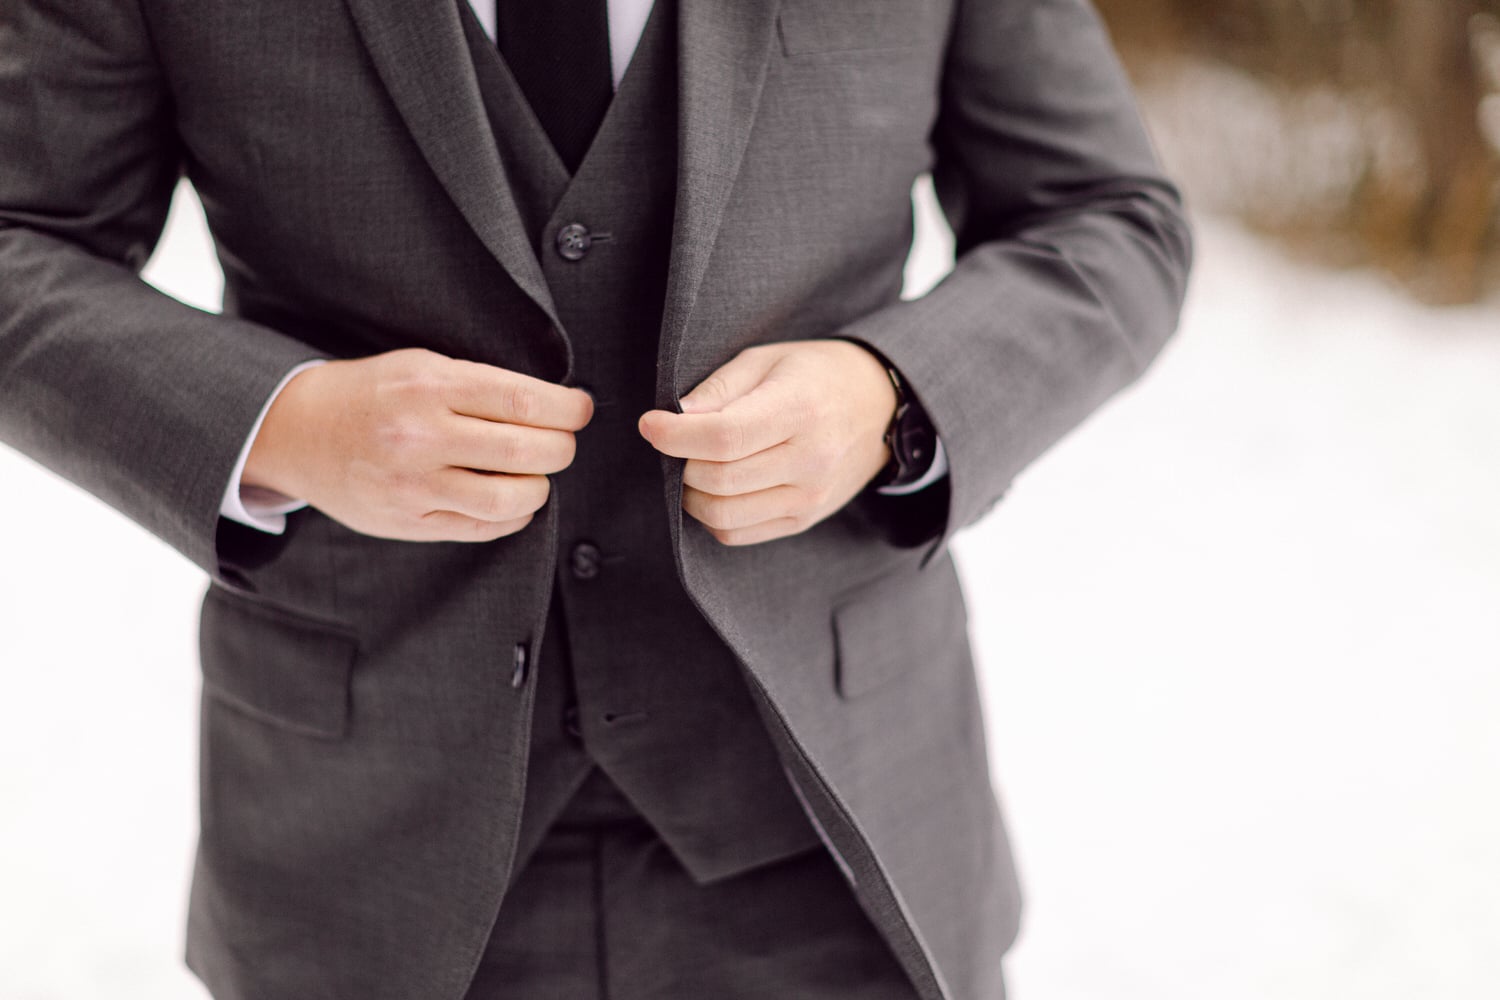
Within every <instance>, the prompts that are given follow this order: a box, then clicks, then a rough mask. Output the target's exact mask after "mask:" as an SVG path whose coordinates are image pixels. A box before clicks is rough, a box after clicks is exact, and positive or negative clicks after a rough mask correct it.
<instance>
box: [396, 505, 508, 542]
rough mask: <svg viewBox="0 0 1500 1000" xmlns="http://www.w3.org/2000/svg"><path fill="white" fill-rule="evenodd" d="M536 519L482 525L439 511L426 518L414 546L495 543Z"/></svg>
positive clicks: (476, 520)
mask: <svg viewBox="0 0 1500 1000" xmlns="http://www.w3.org/2000/svg"><path fill="white" fill-rule="evenodd" d="M535 516H536V515H534V514H527V515H526V516H525V517H518V518H515V519H513V520H509V521H481V520H478V519H476V518H472V517H469V516H468V515H467V514H460V513H457V512H456V511H451V510H435V511H432V512H431V513H429V514H426V515H424V516H423V517H422V519H421V521H420V526H419V527H418V529H417V532H416V537H412V538H407V539H406V540H407V541H413V542H493V541H494V540H495V539H497V538H504V537H505V536H506V535H513V534H515V533H516V532H518V531H520V530H521V529H522V528H524V527H526V525H528V524H530V523H531V520H532V518H533V517H535Z"/></svg>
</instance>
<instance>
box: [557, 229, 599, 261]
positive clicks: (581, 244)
mask: <svg viewBox="0 0 1500 1000" xmlns="http://www.w3.org/2000/svg"><path fill="white" fill-rule="evenodd" d="M593 245H594V239H593V235H592V234H591V233H590V232H589V227H588V226H580V225H579V224H578V223H576V222H574V223H572V224H570V225H566V226H563V227H562V228H561V229H559V230H558V231H557V252H558V254H560V255H561V256H562V259H563V260H583V256H584V254H586V253H588V252H589V247H591V246H593Z"/></svg>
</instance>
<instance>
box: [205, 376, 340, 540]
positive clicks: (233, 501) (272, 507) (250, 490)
mask: <svg viewBox="0 0 1500 1000" xmlns="http://www.w3.org/2000/svg"><path fill="white" fill-rule="evenodd" d="M323 363H324V362H322V361H306V362H303V363H302V364H300V365H298V366H297V367H296V368H293V369H292V370H291V371H289V372H287V373H286V377H285V378H283V379H282V380H281V381H280V382H279V383H278V384H277V386H276V388H275V389H273V390H271V396H270V398H269V399H267V400H266V405H265V406H263V407H261V410H260V416H258V417H256V418H255V424H254V425H253V426H252V427H251V428H250V436H249V437H247V438H246V439H245V446H244V447H243V448H241V449H240V457H239V459H238V460H237V461H236V462H235V463H234V471H233V472H232V473H230V476H229V485H228V487H226V488H225V490H224V500H223V502H222V503H221V504H220V505H219V514H220V516H221V517H227V518H229V520H231V521H234V522H236V523H238V524H243V525H245V526H246V527H247V528H256V529H258V530H260V531H264V532H266V533H267V534H271V535H279V534H281V533H282V532H284V531H286V516H287V515H288V514H290V513H291V512H292V511H294V510H301V509H302V508H303V507H306V506H307V501H306V500H294V499H292V498H291V497H289V496H284V495H283V494H281V493H277V492H276V491H275V490H268V489H266V488H264V487H261V486H241V485H240V480H241V479H242V478H243V477H244V475H245V462H246V461H247V460H249V458H250V449H251V448H253V447H255V438H256V436H257V435H258V434H260V425H261V424H263V423H265V420H266V414H267V413H270V412H271V404H272V403H274V402H276V397H277V396H279V395H281V390H283V389H285V388H286V385H287V383H288V382H290V381H291V380H292V379H294V378H296V377H297V376H298V375H301V374H302V373H303V372H305V371H307V369H309V368H316V367H317V366H318V365H321V364H323Z"/></svg>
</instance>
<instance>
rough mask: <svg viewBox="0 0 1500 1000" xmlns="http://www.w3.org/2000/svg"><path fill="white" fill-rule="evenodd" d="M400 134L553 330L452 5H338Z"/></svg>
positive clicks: (379, 0) (383, 1) (371, 0)
mask: <svg viewBox="0 0 1500 1000" xmlns="http://www.w3.org/2000/svg"><path fill="white" fill-rule="evenodd" d="M345 2H346V3H347V4H348V6H349V10H350V12H351V13H352V14H353V15H354V21H355V23H356V24H357V25H358V27H359V32H360V35H361V36H362V37H363V39H364V43H365V47H366V48H367V49H368V50H369V52H370V56H371V58H372V59H373V61H374V63H375V68H376V71H377V72H378V73H379V74H380V78H381V80H382V81H383V82H384V83H385V86H386V89H387V90H388V91H390V94H391V98H392V99H393V100H394V101H395V104H396V108H397V110H398V111H399V112H400V114H401V117H402V119H403V120H404V121H405V122H406V127H407V128H408V129H409V130H410V131H411V133H412V136H413V137H414V138H415V139H416V141H417V145H418V146H419V147H420V148H421V150H422V155H423V156H424V157H425V158H426V160H427V163H428V165H429V166H431V168H432V170H433V173H435V174H436V175H437V178H438V180H439V182H441V184H442V185H443V188H444V189H445V190H446V191H447V192H448V194H449V196H450V197H451V198H452V199H453V201H454V203H455V204H456V205H457V206H458V210H459V211H460V212H461V213H462V214H463V217H464V218H465V219H466V220H467V221H468V223H469V225H470V226H471V227H472V228H473V230H474V232H475V233H476V234H478V236H479V238H480V240H482V241H483V242H484V245H485V246H486V247H488V248H489V250H490V252H491V253H493V254H494V255H495V257H496V258H497V259H498V260H499V261H500V263H501V264H502V265H503V266H504V267H505V269H506V271H508V272H509V273H510V276H511V278H512V279H514V280H515V282H516V284H517V285H519V286H520V288H521V289H522V290H523V291H524V292H526V294H527V295H529V296H530V297H531V298H532V299H533V300H534V301H535V302H536V304H537V305H538V306H540V307H541V308H542V310H543V311H544V312H545V313H546V314H547V316H548V318H549V319H551V320H552V322H553V324H554V326H558V327H560V326H561V324H560V323H558V320H557V311H556V309H555V307H554V306H553V302H552V294H551V292H550V291H549V290H548V288H547V282H546V280H545V279H544V278H543V276H542V268H541V264H540V263H539V262H538V261H537V258H536V252H535V250H533V249H532V248H531V246H529V245H528V242H527V239H526V230H525V227H524V226H523V225H522V223H521V216H520V213H519V212H518V211H517V209H516V204H515V200H514V198H513V196H512V194H511V189H510V185H509V183H508V182H507V180H506V177H505V168H504V165H503V164H502V163H501V162H500V154H499V151H498V150H497V149H496V146H495V141H494V137H493V136H492V135H491V134H490V125H489V118H488V117H487V116H486V114H485V110H484V102H483V99H482V98H481V97H480V93H479V84H478V81H477V80H476V79H475V75H474V64H473V62H472V60H471V59H470V56H469V48H468V44H467V42H466V41H465V39H464V31H463V25H462V23H461V22H460V20H459V17H460V10H459V7H458V3H459V2H464V0H457V2H455V0H446V2H438V0H432V2H426V3H419V2H416V0H399V2H392V0H345Z"/></svg>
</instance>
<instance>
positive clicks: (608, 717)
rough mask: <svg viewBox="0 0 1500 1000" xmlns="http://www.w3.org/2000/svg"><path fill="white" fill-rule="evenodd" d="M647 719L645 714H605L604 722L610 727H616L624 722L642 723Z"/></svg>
mask: <svg viewBox="0 0 1500 1000" xmlns="http://www.w3.org/2000/svg"><path fill="white" fill-rule="evenodd" d="M645 718H646V713H645V712H605V713H604V721H605V723H606V724H608V725H611V726H613V725H616V724H618V723H622V722H641V721H643V720H644V719H645Z"/></svg>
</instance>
